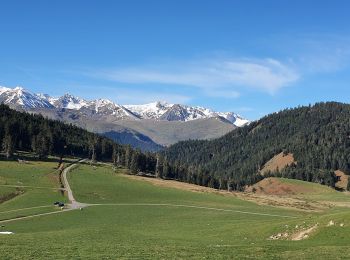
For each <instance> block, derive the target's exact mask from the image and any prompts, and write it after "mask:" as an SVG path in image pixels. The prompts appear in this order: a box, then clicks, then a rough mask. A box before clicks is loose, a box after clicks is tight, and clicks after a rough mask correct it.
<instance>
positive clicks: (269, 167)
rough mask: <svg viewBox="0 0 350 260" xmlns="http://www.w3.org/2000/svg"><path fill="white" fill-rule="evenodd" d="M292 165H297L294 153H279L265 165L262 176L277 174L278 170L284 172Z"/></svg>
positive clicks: (261, 172) (261, 171)
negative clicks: (267, 173) (283, 170)
mask: <svg viewBox="0 0 350 260" xmlns="http://www.w3.org/2000/svg"><path fill="white" fill-rule="evenodd" d="M292 163H296V162H295V160H294V156H293V154H292V153H288V154H286V155H285V154H283V152H282V153H279V154H277V155H275V156H274V157H272V158H271V159H270V160H269V161H268V162H267V163H265V165H264V166H263V168H262V169H261V170H260V174H261V175H264V174H265V173H266V172H268V171H271V172H275V171H277V170H282V169H284V168H285V167H287V166H289V165H291V164H292Z"/></svg>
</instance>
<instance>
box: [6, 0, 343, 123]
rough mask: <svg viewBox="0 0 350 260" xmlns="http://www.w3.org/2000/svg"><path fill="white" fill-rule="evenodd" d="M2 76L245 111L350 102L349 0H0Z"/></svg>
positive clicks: (50, 89)
mask: <svg viewBox="0 0 350 260" xmlns="http://www.w3.org/2000/svg"><path fill="white" fill-rule="evenodd" d="M0 12H1V15H0V86H6V87H15V86H22V87H24V88H26V89H28V90H30V91H32V92H35V93H47V94H50V95H52V96H60V95H62V94H64V93H71V94H74V95H77V96H79V97H82V98H87V99H95V98H107V99H110V100H113V101H114V102H116V103H119V104H143V103H148V102H152V101H157V100H161V101H168V102H170V103H181V104H188V105H196V106H203V107H208V108H211V109H213V110H216V111H234V112H236V113H239V114H240V115H242V116H244V117H246V118H248V119H251V120H254V119H258V118H260V117H262V116H264V115H266V114H269V113H272V112H275V111H279V110H281V109H284V108H290V107H296V106H299V105H308V104H313V103H315V102H320V101H339V102H345V103H350V91H349V82H350V15H349V13H350V1H346V0H343V1H342V0H332V1H328V0H322V1H319V0H293V1H287V0H276V1H269V0H264V1H260V0H255V1H253V0H242V1H235V0H228V1H225V0H173V1H171V0H167V1H164V0H159V1H155V0H147V1H141V0H124V1H121V0H120V1H118V0H115V1H112V0H110V1H109V0H103V1H98V0H88V1H86V0H84V1H80V0H74V1H71V0H69V1H66V0H60V1H36V0H31V1H26V0H23V1H16V0H10V1H7V0H1V1H0Z"/></svg>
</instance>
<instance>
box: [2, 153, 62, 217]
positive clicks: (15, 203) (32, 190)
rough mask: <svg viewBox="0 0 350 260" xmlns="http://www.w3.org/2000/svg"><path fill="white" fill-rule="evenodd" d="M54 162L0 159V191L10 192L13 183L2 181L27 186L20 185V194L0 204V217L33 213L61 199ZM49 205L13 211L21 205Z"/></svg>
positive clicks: (50, 208) (44, 210) (48, 209)
mask: <svg viewBox="0 0 350 260" xmlns="http://www.w3.org/2000/svg"><path fill="white" fill-rule="evenodd" d="M55 167H57V162H56V161H55V160H53V161H48V162H40V161H29V163H28V164H19V163H18V162H16V161H0V185H5V186H0V194H1V193H11V192H13V191H15V190H16V188H15V187H6V185H19V186H28V187H20V188H19V189H20V190H21V191H22V192H23V193H22V194H21V195H18V196H16V197H15V198H13V199H11V200H9V201H6V202H4V203H1V204H0V220H4V219H8V218H14V217H19V216H24V215H29V214H37V213H43V212H49V211H54V210H56V209H55V208H54V207H52V206H51V205H52V203H53V202H54V201H57V200H60V201H65V200H66V199H65V197H63V196H62V194H61V192H60V191H58V190H55V188H59V187H60V186H59V181H58V172H57V171H56V170H55ZM38 206H49V207H47V208H39V209H29V210H20V211H13V210H16V209H22V208H31V207H38Z"/></svg>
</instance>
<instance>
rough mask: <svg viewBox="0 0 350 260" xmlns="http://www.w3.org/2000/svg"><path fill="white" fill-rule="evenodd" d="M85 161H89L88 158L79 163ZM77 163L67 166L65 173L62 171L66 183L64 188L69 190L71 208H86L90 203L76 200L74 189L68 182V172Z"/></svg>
mask: <svg viewBox="0 0 350 260" xmlns="http://www.w3.org/2000/svg"><path fill="white" fill-rule="evenodd" d="M85 161H87V159H83V160H80V161H79V162H78V163H81V162H85ZM76 165H77V163H73V164H72V165H70V166H68V167H67V168H65V169H64V170H63V173H62V179H63V185H64V188H65V190H66V192H67V196H68V200H69V202H70V204H68V206H69V208H70V209H80V208H84V207H87V206H89V204H86V203H81V202H78V201H76V200H75V198H74V196H73V191H72V189H71V188H70V186H69V182H68V179H67V174H68V173H69V171H70V170H72V169H73V168H74V167H75V166H76Z"/></svg>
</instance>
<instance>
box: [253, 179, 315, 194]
mask: <svg viewBox="0 0 350 260" xmlns="http://www.w3.org/2000/svg"><path fill="white" fill-rule="evenodd" d="M246 191H247V192H254V193H256V194H265V195H296V194H303V193H308V192H310V189H308V188H307V187H304V186H302V185H297V184H292V183H283V182H282V181H281V180H280V179H279V178H273V177H272V178H266V179H263V180H262V181H260V182H258V183H256V184H254V185H252V186H249V187H247V188H246Z"/></svg>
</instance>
